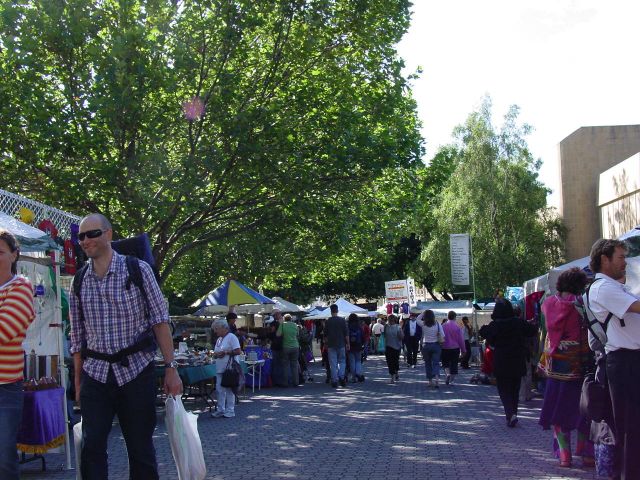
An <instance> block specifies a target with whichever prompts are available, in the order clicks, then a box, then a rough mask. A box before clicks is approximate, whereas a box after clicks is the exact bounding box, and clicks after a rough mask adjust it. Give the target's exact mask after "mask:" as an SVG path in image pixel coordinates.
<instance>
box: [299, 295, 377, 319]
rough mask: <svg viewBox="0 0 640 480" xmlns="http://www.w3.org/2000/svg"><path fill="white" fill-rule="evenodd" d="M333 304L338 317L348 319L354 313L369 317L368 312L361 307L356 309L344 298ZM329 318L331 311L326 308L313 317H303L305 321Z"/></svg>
mask: <svg viewBox="0 0 640 480" xmlns="http://www.w3.org/2000/svg"><path fill="white" fill-rule="evenodd" d="M333 303H335V304H336V305H337V306H338V316H339V317H348V316H349V315H351V314H352V313H355V314H356V315H363V316H368V315H369V311H368V310H365V309H364V308H361V307H357V306H355V305H354V304H352V303H350V302H348V301H347V300H345V299H344V298H339V299H338V300H336V301H335V302H333ZM330 316H331V309H329V308H327V309H326V310H324V311H323V312H320V313H316V314H315V315H309V316H308V317H305V319H306V320H318V319H324V318H329V317H330Z"/></svg>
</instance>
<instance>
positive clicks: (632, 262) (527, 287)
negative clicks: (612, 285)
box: [524, 227, 640, 296]
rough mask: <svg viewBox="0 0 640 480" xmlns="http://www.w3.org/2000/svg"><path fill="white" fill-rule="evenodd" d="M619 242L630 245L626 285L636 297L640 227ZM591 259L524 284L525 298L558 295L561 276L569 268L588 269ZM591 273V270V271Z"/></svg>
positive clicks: (639, 273) (639, 283)
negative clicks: (542, 294) (536, 293)
mask: <svg viewBox="0 0 640 480" xmlns="http://www.w3.org/2000/svg"><path fill="white" fill-rule="evenodd" d="M618 240H625V241H626V242H627V243H628V244H629V245H630V247H631V248H630V251H629V256H628V257H627V281H626V285H627V286H628V287H629V288H630V290H631V292H632V293H633V294H635V295H640V227H636V228H634V229H632V230H630V231H628V232H627V233H625V234H624V235H621V236H620V237H619V238H618ZM589 261H590V258H589V257H583V258H579V259H577V260H573V261H571V262H569V263H565V264H564V265H560V266H558V267H554V268H552V269H551V270H549V272H547V273H545V274H544V275H541V276H539V277H536V278H532V279H531V280H527V281H526V282H525V283H524V294H525V296H527V295H531V294H532V293H534V292H547V293H549V294H551V295H553V294H554V293H556V282H557V280H558V277H559V276H560V274H561V273H562V272H563V271H565V270H568V269H569V268H573V267H578V268H580V269H583V270H584V269H588V267H589ZM589 272H590V270H589Z"/></svg>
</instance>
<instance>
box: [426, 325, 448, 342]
mask: <svg viewBox="0 0 640 480" xmlns="http://www.w3.org/2000/svg"><path fill="white" fill-rule="evenodd" d="M438 332H440V335H441V336H442V338H443V339H444V330H443V329H442V325H440V322H435V323H434V324H433V325H431V326H430V327H427V326H426V325H425V324H424V323H423V324H422V343H436V342H437V341H438Z"/></svg>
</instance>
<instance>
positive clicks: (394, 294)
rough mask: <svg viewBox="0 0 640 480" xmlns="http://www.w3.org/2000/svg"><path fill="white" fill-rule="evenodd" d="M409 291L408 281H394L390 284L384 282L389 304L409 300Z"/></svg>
mask: <svg viewBox="0 0 640 480" xmlns="http://www.w3.org/2000/svg"><path fill="white" fill-rule="evenodd" d="M407 290H408V289H407V281H406V280H392V281H390V282H384V291H385V296H386V297H387V302H398V301H400V300H408V299H409V295H408V291H407Z"/></svg>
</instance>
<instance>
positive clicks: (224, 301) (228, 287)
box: [196, 280, 275, 315]
mask: <svg viewBox="0 0 640 480" xmlns="http://www.w3.org/2000/svg"><path fill="white" fill-rule="evenodd" d="M274 303H275V302H274V301H273V300H271V299H270V298H267V297H265V296H264V295H262V294H260V293H258V292H256V291H255V290H252V289H250V288H249V287H247V286H245V285H243V284H241V283H240V282H238V281H237V280H227V281H226V282H224V283H223V284H222V285H220V286H219V287H218V288H216V289H215V290H213V291H212V292H210V293H209V294H208V295H207V296H206V297H205V298H204V299H203V300H201V301H200V302H199V303H198V304H197V305H196V306H197V308H198V311H197V312H196V315H203V314H205V313H213V312H220V308H219V307H221V306H227V307H228V306H230V305H256V304H258V305H273V304H274ZM210 307H211V308H210Z"/></svg>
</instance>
